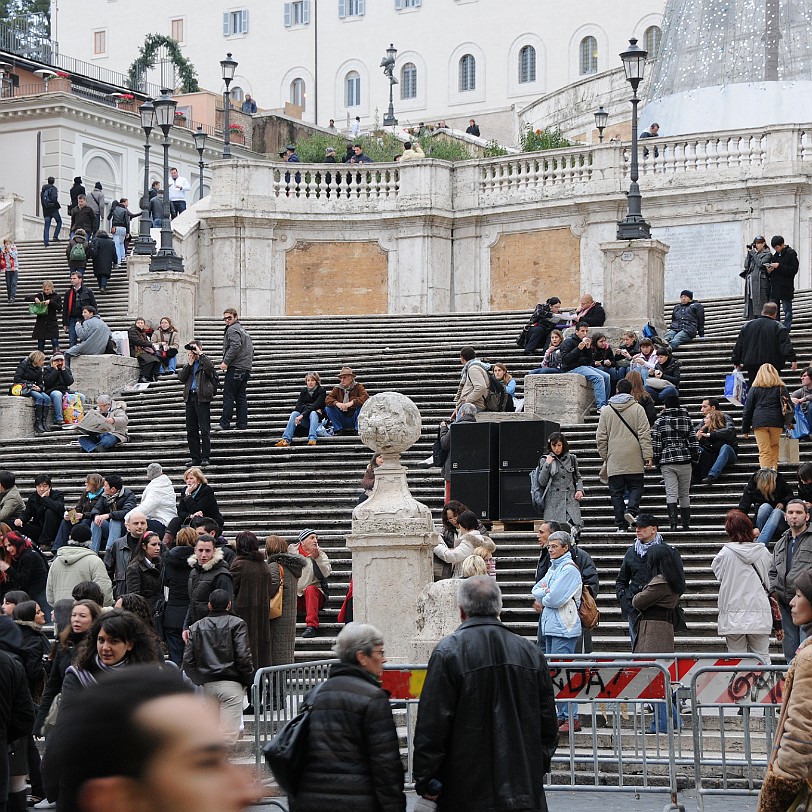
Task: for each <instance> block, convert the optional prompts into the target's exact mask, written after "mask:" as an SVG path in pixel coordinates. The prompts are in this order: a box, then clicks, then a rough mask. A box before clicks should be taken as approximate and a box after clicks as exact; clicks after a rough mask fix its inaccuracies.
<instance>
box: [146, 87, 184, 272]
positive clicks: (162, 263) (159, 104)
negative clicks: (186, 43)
mask: <svg viewBox="0 0 812 812" xmlns="http://www.w3.org/2000/svg"><path fill="white" fill-rule="evenodd" d="M152 105H153V107H154V108H155V121H156V123H157V125H158V126H159V127H160V128H161V132H163V134H164V140H163V143H162V146H163V148H164V210H163V217H162V218H161V247H160V248H159V249H158V252H157V253H156V254H155V256H154V257H153V258H152V262H151V263H150V265H149V269H150V270H151V271H181V272H182V271H183V260H182V259H181V258H180V257H179V256H178V255H177V254H176V253H175V249H174V248H173V247H172V219H171V217H170V214H169V131H170V130H171V129H172V122H173V121H174V120H175V108H176V107H177V105H178V103H177V102H176V101H175V100H174V99H173V98H172V97H171V96H170V95H169V91H168V90H166V89H164V90H162V91H161V95H160V96H159V97H158V98H157V99H155V101H154V102H153V103H152ZM147 195H149V192H147Z"/></svg>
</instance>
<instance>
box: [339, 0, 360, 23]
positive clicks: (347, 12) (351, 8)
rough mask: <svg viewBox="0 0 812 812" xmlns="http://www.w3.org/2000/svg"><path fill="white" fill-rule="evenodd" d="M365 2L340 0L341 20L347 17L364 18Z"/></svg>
mask: <svg viewBox="0 0 812 812" xmlns="http://www.w3.org/2000/svg"><path fill="white" fill-rule="evenodd" d="M365 5H366V3H365V2H364V0H338V16H339V18H340V19H342V20H343V19H344V18H345V17H363V16H364V11H365V9H364V6H365Z"/></svg>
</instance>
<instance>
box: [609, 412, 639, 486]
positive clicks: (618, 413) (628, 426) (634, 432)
mask: <svg viewBox="0 0 812 812" xmlns="http://www.w3.org/2000/svg"><path fill="white" fill-rule="evenodd" d="M606 405H607V406H608V407H609V408H610V409H611V410H612V411H613V412H614V413H615V414H616V415H617V416H618V417H619V418H620V422H621V423H623V425H624V426H625V427H626V428H627V429H628V430H629V431H630V432H631V433H632V437H634V439H635V440H637V447H638V448H639V449H640V457H641V459H642V458H643V446H641V445H640V438H639V437H638V436H637V432H636V431H635V430H634V429H633V428H632V427H631V426H630V425H629V424H628V423H627V422H626V420H625V418H624V417H623V415H622V414H621V413H620V412H619V411H618V410H617V409H616V408H615V407H614V406H612V404H611V403H607V404H606ZM645 464H646V461H645V459H643V465H645ZM598 480H599V481H600V482H601V484H602V485H608V484H609V463H608V461H607V460H604V461H603V465H602V466H601V470H600V471H599V472H598Z"/></svg>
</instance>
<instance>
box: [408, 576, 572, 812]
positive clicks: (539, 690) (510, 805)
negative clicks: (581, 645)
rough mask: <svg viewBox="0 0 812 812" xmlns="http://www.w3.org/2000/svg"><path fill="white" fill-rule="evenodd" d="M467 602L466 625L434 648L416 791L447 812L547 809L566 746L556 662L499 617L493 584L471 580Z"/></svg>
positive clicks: (423, 702)
mask: <svg viewBox="0 0 812 812" xmlns="http://www.w3.org/2000/svg"><path fill="white" fill-rule="evenodd" d="M457 600H458V602H459V606H460V617H461V619H462V621H463V622H462V624H461V625H460V627H459V628H458V629H457V630H456V631H455V632H454V633H453V634H450V635H449V636H448V637H445V638H443V639H442V640H441V641H440V642H439V643H438V644H437V647H436V648H435V649H434V652H433V653H432V655H431V659H430V660H429V665H428V671H427V673H426V681H425V684H424V686H423V691H422V694H421V696H420V705H419V706H418V713H417V727H416V729H415V734H414V777H415V790H416V791H417V794H418V795H422V796H423V797H425V798H430V799H432V800H436V801H437V805H438V808H439V809H440V810H441V812H452V811H453V812H459V810H463V809H488V810H491V811H492V812H498V811H499V810H511V812H522V810H534V811H536V810H537V811H538V812H546V810H547V800H546V798H545V795H544V786H543V782H544V774H545V773H546V772H547V771H548V770H549V767H550V761H551V759H552V757H553V753H554V752H555V749H556V747H557V745H558V726H557V722H556V712H555V706H554V703H553V684H552V680H551V678H550V671H549V668H548V666H547V661H546V660H545V658H544V654H543V653H542V652H541V650H540V649H539V648H538V647H537V646H534V645H533V644H532V643H530V642H528V641H527V640H524V639H523V638H521V637H519V636H518V635H516V634H514V633H513V632H512V631H510V630H509V629H508V628H507V627H506V626H504V625H503V624H502V623H501V621H500V620H499V613H500V611H501V610H502V595H501V592H500V591H499V587H498V585H497V584H496V582H495V581H494V580H493V579H492V578H489V577H488V576H485V575H480V576H475V577H473V578H467V579H465V580H463V581H461V582H460V587H459V591H458V593H457ZM476 764H487V765H488V768H487V769H483V770H477V769H473V768H472V765H476ZM493 776H499V780H498V781H494V780H493Z"/></svg>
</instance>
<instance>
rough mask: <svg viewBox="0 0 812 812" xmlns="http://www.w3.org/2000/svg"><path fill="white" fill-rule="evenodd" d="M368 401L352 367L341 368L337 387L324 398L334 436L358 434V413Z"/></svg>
mask: <svg viewBox="0 0 812 812" xmlns="http://www.w3.org/2000/svg"><path fill="white" fill-rule="evenodd" d="M368 400H369V394H367V390H366V389H364V387H363V385H362V384H360V383H358V381H357V380H356V379H355V373H354V372H353V371H352V367H348V366H344V367H341V369H340V370H339V372H338V385H337V386H334V387H333V388H332V389H331V390H330V394H328V395H327V397H326V398H325V408H324V411H325V412H326V414H327V417H329V418H330V422H331V423H332V424H333V428H334V429H335V433H336V434H358V412H360V411H361V407H362V406H363V405H364V404H365V403H366V402H367V401H368Z"/></svg>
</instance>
